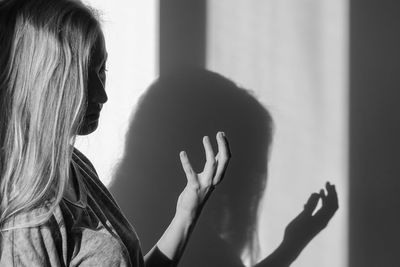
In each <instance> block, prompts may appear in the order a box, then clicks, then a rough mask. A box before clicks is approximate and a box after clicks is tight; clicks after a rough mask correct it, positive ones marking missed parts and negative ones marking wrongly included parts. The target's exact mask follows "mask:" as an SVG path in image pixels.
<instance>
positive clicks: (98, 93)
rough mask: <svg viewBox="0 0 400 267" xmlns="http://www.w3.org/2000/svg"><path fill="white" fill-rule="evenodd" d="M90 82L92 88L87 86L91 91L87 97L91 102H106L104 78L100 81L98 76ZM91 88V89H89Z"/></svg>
mask: <svg viewBox="0 0 400 267" xmlns="http://www.w3.org/2000/svg"><path fill="white" fill-rule="evenodd" d="M93 82H94V83H93V84H92V86H90V87H92V88H89V92H90V91H92V95H90V94H89V98H90V99H91V101H92V102H95V103H100V104H104V103H106V102H107V100H108V97H107V93H106V90H105V80H104V81H102V80H101V79H100V78H98V77H97V78H96V79H95V80H94V81H93ZM90 89H92V90H90Z"/></svg>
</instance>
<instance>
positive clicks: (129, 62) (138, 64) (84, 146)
mask: <svg viewBox="0 0 400 267" xmlns="http://www.w3.org/2000/svg"><path fill="white" fill-rule="evenodd" d="M85 3H87V4H89V5H90V6H92V7H94V8H95V9H98V10H99V11H100V13H101V14H102V16H101V19H102V26H103V31H104V35H105V39H106V46H107V51H108V61H107V69H108V72H107V84H106V92H107V95H108V102H107V103H106V104H105V105H104V106H103V110H102V112H101V116H100V121H99V127H98V129H97V130H96V131H95V132H94V133H92V134H90V135H88V136H85V137H78V139H77V142H76V147H77V148H78V149H79V150H81V151H82V152H83V153H84V154H85V155H86V156H87V157H88V158H89V159H90V160H91V161H92V163H93V164H94V166H95V167H96V170H97V172H98V174H99V176H100V179H101V180H102V182H103V183H104V184H106V185H109V183H110V182H111V180H112V176H113V171H114V168H115V166H116V164H117V163H118V161H119V160H120V159H122V157H123V151H124V144H125V133H126V131H127V129H128V126H129V120H130V116H131V114H132V113H133V111H134V109H135V106H136V103H137V100H138V98H139V96H140V94H141V93H142V92H143V91H144V90H145V89H146V88H147V87H148V86H149V84H150V83H151V82H152V81H153V80H154V79H155V76H156V71H157V69H158V67H157V65H156V64H157V54H156V51H157V47H156V46H157V38H158V30H157V27H158V26H157V25H158V19H157V14H158V6H157V3H158V2H157V1H156V0H146V1H139V0H121V1H117V2H115V1H107V0H87V1H85Z"/></svg>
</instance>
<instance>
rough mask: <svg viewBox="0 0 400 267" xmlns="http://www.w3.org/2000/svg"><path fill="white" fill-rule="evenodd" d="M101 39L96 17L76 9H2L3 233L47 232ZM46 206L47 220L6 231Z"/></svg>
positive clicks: (41, 5) (54, 4)
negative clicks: (19, 217)
mask: <svg viewBox="0 0 400 267" xmlns="http://www.w3.org/2000/svg"><path fill="white" fill-rule="evenodd" d="M99 31H100V25H99V22H98V19H97V17H96V14H95V13H94V12H93V10H91V9H90V8H88V7H87V6H85V5H83V4H82V3H81V2H79V1H72V0H51V1H49V0H34V1H30V0H6V1H2V2H0V36H2V37H0V49H2V50H0V51H1V53H4V54H2V55H1V56H0V98H1V100H0V101H1V103H0V104H1V107H0V109H1V110H0V111H1V113H0V114H1V116H2V118H1V119H0V127H1V129H0V131H1V134H0V137H1V139H0V142H1V143H0V144H1V151H0V152H1V153H0V199H1V201H0V227H1V228H0V229H1V230H2V231H4V230H9V229H13V228H19V227H28V226H36V225H39V224H42V223H43V222H45V221H47V220H48V219H49V218H50V216H51V214H52V212H53V211H54V209H55V207H56V206H57V205H58V204H59V202H60V201H61V199H62V196H63V194H64V190H65V187H66V185H67V181H68V177H69V171H70V162H71V157H72V150H73V144H74V142H75V136H76V134H77V133H78V131H79V127H80V124H81V122H82V118H83V114H84V112H85V109H86V101H87V99H86V97H87V93H86V85H87V76H88V75H87V73H88V66H89V60H90V53H91V50H92V47H93V45H94V43H95V41H96V38H97V36H98V34H99ZM7 36H8V37H7ZM45 203H46V204H47V205H49V209H48V212H47V213H46V214H44V215H43V216H42V217H38V218H36V219H35V221H32V222H28V223H27V224H26V225H18V226H14V227H11V228H5V227H3V226H4V223H5V222H6V221H7V220H8V219H10V218H11V217H12V216H15V215H17V214H19V213H21V212H24V211H29V210H32V209H34V208H37V207H40V206H41V205H43V204H45Z"/></svg>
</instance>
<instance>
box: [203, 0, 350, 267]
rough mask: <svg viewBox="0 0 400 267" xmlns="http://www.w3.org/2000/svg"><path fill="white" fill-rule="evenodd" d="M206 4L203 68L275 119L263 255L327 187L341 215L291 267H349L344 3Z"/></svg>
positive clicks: (307, 0) (240, 0) (271, 1)
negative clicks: (248, 94) (332, 188)
mask: <svg viewBox="0 0 400 267" xmlns="http://www.w3.org/2000/svg"><path fill="white" fill-rule="evenodd" d="M207 5H208V6H207V8H208V20H207V23H208V26H207V33H208V35H207V40H208V43H207V67H208V68H209V69H211V70H213V71H216V72H219V73H221V74H222V75H224V76H226V77H228V78H230V79H232V80H234V81H235V82H237V83H238V84H239V85H241V86H243V87H245V88H248V89H251V90H252V91H254V92H255V95H256V96H257V97H258V98H259V100H260V101H261V102H262V103H263V104H264V105H265V107H266V108H267V109H268V110H269V111H270V112H271V114H272V116H273V119H274V124H275V132H274V139H273V145H272V151H271V154H270V161H269V168H268V169H269V174H268V180H267V189H266V192H265V196H264V200H263V205H262V210H261V211H260V212H261V215H260V225H259V232H260V233H259V237H260V242H261V250H262V255H261V256H262V257H265V256H266V255H268V254H269V253H270V252H272V251H273V250H274V249H275V248H276V247H277V246H278V244H279V243H280V241H281V240H282V237H283V233H284V229H285V226H286V225H287V224H288V223H289V222H290V221H291V220H292V219H293V218H294V217H295V216H296V215H297V214H298V213H300V212H301V211H302V209H303V205H304V203H305V202H306V200H307V198H308V197H309V195H310V194H311V193H312V192H318V191H319V189H320V188H322V187H323V186H324V184H325V181H327V180H329V181H331V182H332V183H334V184H336V188H337V191H338V194H339V206H340V208H339V211H338V212H337V213H336V215H335V216H334V218H333V219H332V221H331V222H330V224H329V225H328V227H327V228H326V229H325V230H324V231H322V232H321V233H320V234H319V235H318V236H317V237H316V238H315V239H314V240H313V241H312V242H311V243H310V244H309V245H308V246H307V247H306V249H305V250H304V251H303V252H302V254H301V255H300V257H299V258H298V259H297V261H296V262H295V263H294V264H293V265H291V266H324V267H336V266H346V265H347V254H346V253H347V208H348V207H347V206H348V197H347V191H348V182H347V180H348V172H347V158H348V151H347V142H348V137H347V123H348V108H347V101H348V99H347V95H348V93H347V92H348V86H347V84H348V81H347V80H348V79H347V72H348V67H347V65H348V60H347V47H348V38H347V28H348V3H347V0H337V1H331V0H284V1H282V0H269V1H247V0H234V1H232V0H219V1H208V3H207ZM228 136H229V133H228ZM227 179H228V178H227ZM244 260H245V261H246V259H244Z"/></svg>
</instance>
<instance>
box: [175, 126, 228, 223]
mask: <svg viewBox="0 0 400 267" xmlns="http://www.w3.org/2000/svg"><path fill="white" fill-rule="evenodd" d="M217 143H218V154H217V155H216V156H215V155H214V151H213V148H212V146H211V142H210V138H209V137H208V136H204V137H203V146H204V151H205V154H206V163H205V165H204V169H203V171H202V172H200V173H196V172H195V171H194V170H193V168H192V165H191V164H190V161H189V158H188V156H187V154H186V152H184V151H182V152H181V153H180V159H181V163H182V167H183V170H184V171H185V174H186V178H187V184H186V187H185V189H184V190H183V191H182V193H181V194H180V196H179V198H178V203H177V213H179V214H181V213H183V214H185V215H189V216H190V217H191V218H193V219H194V218H196V217H197V216H198V214H199V213H200V211H201V209H202V207H203V205H204V203H205V202H206V200H207V199H208V197H209V196H210V193H211V192H212V191H213V189H214V187H215V186H216V185H218V184H219V183H220V182H221V181H222V179H223V177H224V173H225V170H226V168H227V166H228V162H229V159H230V157H231V152H230V149H229V144H228V140H227V138H226V137H225V134H224V133H223V132H218V133H217Z"/></svg>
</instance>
